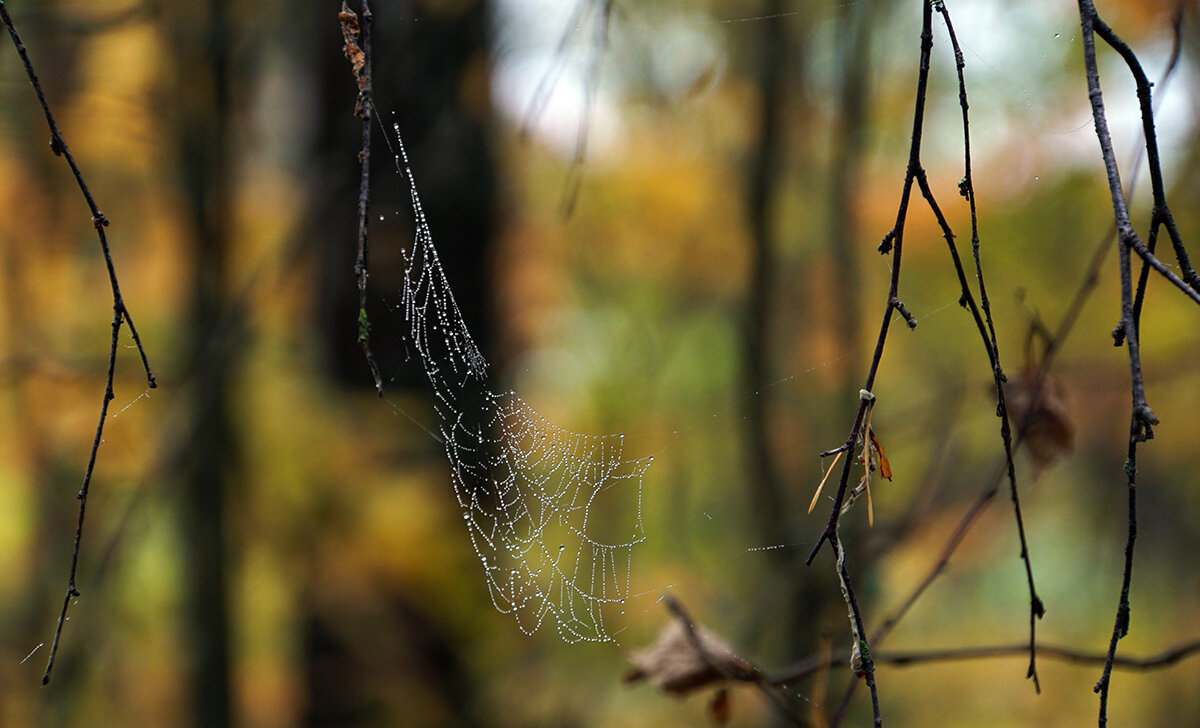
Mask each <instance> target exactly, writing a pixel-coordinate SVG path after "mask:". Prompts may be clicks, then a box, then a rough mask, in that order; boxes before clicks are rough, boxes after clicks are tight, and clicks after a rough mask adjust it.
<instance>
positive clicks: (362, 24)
mask: <svg viewBox="0 0 1200 728" xmlns="http://www.w3.org/2000/svg"><path fill="white" fill-rule="evenodd" d="M338 20H339V21H340V23H341V26H342V38H343V40H344V41H345V45H344V46H343V47H342V51H343V52H344V53H345V54H346V58H348V59H349V60H350V65H351V67H352V68H353V70H354V79H355V81H356V82H357V83H358V101H357V102H356V103H355V105H354V115H355V116H357V117H359V118H360V119H362V149H361V150H360V151H359V152H358V161H359V163H360V164H361V165H362V169H361V172H360V173H359V180H358V259H357V260H355V262H354V277H355V279H356V280H357V281H358V344H359V346H361V347H362V350H363V356H364V357H366V359H367V366H368V367H369V368H370V370H371V378H372V379H373V380H374V382H375V391H376V393H378V394H379V396H380V397H382V396H383V377H382V376H380V374H379V365H378V364H376V363H375V355H374V354H373V353H372V352H371V320H370V318H369V317H368V316H367V279H369V278H370V277H371V274H370V268H369V264H370V263H369V261H370V246H369V245H368V243H367V232H368V228H369V220H370V207H371V111H372V109H374V108H375V104H374V99H373V98H372V96H371V21H372V16H371V6H370V3H369V2H368V0H362V17H361V18H360V17H359V16H358V15H356V14H355V13H354V11H352V10H351V9H350V7H349V6H348V5H347V4H346V2H345V0H342V11H341V12H340V13H338Z"/></svg>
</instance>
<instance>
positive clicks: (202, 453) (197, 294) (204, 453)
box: [168, 0, 241, 728]
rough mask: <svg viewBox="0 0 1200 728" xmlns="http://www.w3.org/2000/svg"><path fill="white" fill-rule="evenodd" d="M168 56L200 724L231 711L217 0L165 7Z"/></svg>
mask: <svg viewBox="0 0 1200 728" xmlns="http://www.w3.org/2000/svg"><path fill="white" fill-rule="evenodd" d="M168 12H169V13H170V14H171V15H170V18H171V20H170V22H171V31H172V36H173V39H174V58H175V62H176V64H177V65H176V77H175V83H176V84H177V86H176V89H175V91H176V93H175V94H174V95H173V96H172V98H173V99H175V101H176V102H177V104H178V106H177V108H176V109H175V113H176V116H175V117H174V120H173V121H174V124H175V135H176V136H175V143H176V145H177V146H176V154H177V155H178V164H179V173H180V175H181V182H182V188H183V189H182V192H183V202H184V205H185V206H186V207H185V215H186V216H187V218H186V219H187V223H188V230H189V231H190V232H191V234H192V236H193V237H192V239H191V240H190V241H189V242H190V251H191V255H192V260H191V281H190V286H191V291H190V297H191V302H190V309H189V314H188V322H187V327H186V334H185V337H186V340H185V343H184V347H185V350H186V352H187V359H186V361H187V366H188V373H189V381H188V383H187V395H186V398H185V399H184V401H185V403H186V406H187V408H188V415H187V422H188V430H187V432H186V435H185V437H186V440H185V442H186V443H187V444H185V445H184V446H183V448H182V452H183V453H184V454H183V455H182V462H181V463H180V467H179V473H180V478H181V482H180V486H179V518H180V528H181V531H180V533H181V537H182V544H183V551H184V564H185V568H184V570H183V574H184V575H185V584H184V610H183V618H184V623H183V629H184V631H185V634H184V642H185V645H186V651H187V656H188V663H187V664H186V679H187V681H188V684H189V689H190V697H191V701H192V703H191V711H190V716H189V720H188V722H190V723H191V724H192V725H194V726H197V727H199V728H209V727H210V726H211V727H212V728H217V727H218V726H228V725H230V724H231V722H232V708H231V699H230V694H231V689H230V688H231V686H230V645H229V640H230V627H229V621H230V619H229V611H230V604H229V588H228V579H229V574H230V566H229V563H228V559H227V553H228V551H229V549H230V544H229V543H228V532H227V529H226V520H225V518H226V515H227V512H228V511H229V509H230V505H229V503H228V496H229V494H230V493H231V492H232V480H233V475H234V472H235V468H236V462H237V455H236V452H235V450H236V448H235V446H234V441H235V436H234V434H233V426H232V421H231V413H230V399H231V397H232V396H233V394H232V391H231V390H232V385H233V382H234V379H235V377H236V375H237V370H238V364H239V360H240V355H239V349H240V343H241V342H240V338H241V337H239V336H238V334H237V332H236V330H235V329H236V327H237V322H238V321H240V320H241V317H240V316H237V315H233V314H232V312H231V311H230V309H229V306H230V303H229V291H228V290H227V286H228V281H227V280H226V278H227V276H226V271H227V265H226V264H227V257H228V255H229V252H230V251H229V241H230V236H231V228H232V226H233V215H232V207H231V185H232V184H233V179H232V174H231V170H230V167H231V154H230V144H229V131H230V128H231V126H232V113H233V109H232V99H231V88H232V85H233V84H232V79H231V75H232V66H231V46H232V43H233V35H234V34H235V32H236V29H235V28H234V27H233V25H232V23H231V21H232V18H231V17H230V15H229V6H228V3H227V1H226V0H210V1H209V2H196V3H174V4H172V5H171V7H170V8H169V9H168Z"/></svg>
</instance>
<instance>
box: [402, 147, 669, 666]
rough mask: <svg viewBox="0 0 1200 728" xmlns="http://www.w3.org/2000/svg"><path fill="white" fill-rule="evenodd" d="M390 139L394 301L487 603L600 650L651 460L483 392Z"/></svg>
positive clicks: (616, 604)
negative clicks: (403, 187)
mask: <svg viewBox="0 0 1200 728" xmlns="http://www.w3.org/2000/svg"><path fill="white" fill-rule="evenodd" d="M393 130H394V132H395V146H393V147H392V153H393V156H394V159H395V164H396V170H397V172H398V173H400V174H402V175H403V176H404V177H406V178H407V182H408V187H409V191H410V194H411V196H412V210H413V218H414V223H415V228H416V235H415V237H414V241H413V246H412V249H411V250H409V251H406V252H405V257H406V262H407V269H406V272H405V277H404V288H403V290H402V291H401V308H402V310H403V313H404V317H405V321H406V323H407V330H406V334H407V336H408V337H409V344H410V347H411V349H412V350H414V351H415V353H416V356H415V357H414V358H415V359H417V360H419V362H420V364H421V366H423V367H424V370H425V374H426V375H427V376H428V378H429V383H430V385H431V386H432V388H433V399H434V409H435V411H436V415H437V424H436V428H437V430H438V433H439V434H440V439H441V440H442V442H443V443H444V444H445V448H446V458H447V459H448V460H449V462H450V472H451V478H452V482H453V485H454V493H455V496H456V497H457V500H458V505H459V507H460V508H461V510H462V517H463V523H465V524H466V526H467V532H468V534H469V536H470V539H471V543H472V545H473V546H474V548H475V552H476V554H478V556H479V561H480V563H481V564H482V566H483V572H484V576H485V578H486V582H487V587H488V591H489V592H490V594H491V598H492V603H493V604H495V606H496V609H498V610H500V611H501V612H503V613H505V614H512V615H513V616H514V617H515V618H516V621H517V626H518V627H519V628H520V629H521V630H522V631H523V632H525V633H526V634H533V633H534V632H535V631H537V630H538V628H540V627H541V626H542V624H543V623H544V622H546V621H547V620H551V621H553V622H554V623H555V625H556V626H557V628H558V631H559V633H560V634H561V635H562V637H563V639H565V640H567V641H568V642H579V641H582V640H588V641H600V642H603V641H609V640H611V639H612V636H613V631H612V630H611V629H610V628H611V624H610V622H611V619H612V617H613V616H615V614H616V613H623V612H624V608H623V605H624V604H625V601H626V600H627V599H628V598H629V597H630V596H631V595H630V564H631V557H632V552H633V548H634V546H636V545H637V544H639V543H641V542H642V541H643V540H644V539H645V531H644V527H643V524H642V505H641V504H642V476H643V474H644V473H645V471H646V468H647V467H648V466H649V465H650V461H651V458H641V459H631V458H627V457H626V456H625V452H624V436H623V435H620V434H616V435H602V436H593V435H584V434H580V433H576V432H570V431H568V430H565V429H563V428H561V427H558V426H556V425H554V424H553V423H551V422H549V421H548V420H547V419H546V418H544V417H542V416H541V415H540V414H538V413H537V412H536V411H535V410H534V409H533V408H532V407H530V406H529V405H528V404H527V403H526V402H525V401H524V400H522V399H521V398H520V397H518V396H517V394H516V393H515V392H512V391H507V392H502V393H497V392H496V391H495V390H494V389H493V388H492V383H491V382H490V381H489V378H488V362H487V360H485V359H484V357H483V354H482V353H481V352H480V351H479V348H478V347H477V346H476V344H475V341H474V340H473V339H472V338H471V334H470V332H469V331H468V330H467V327H466V325H465V323H464V321H463V317H462V314H461V312H460V311H459V308H458V304H457V303H456V302H455V300H454V294H453V292H452V291H451V288H450V282H449V280H448V279H447V278H446V272H445V269H444V268H443V267H442V264H441V262H440V261H439V258H438V251H437V248H436V247H435V246H434V243H433V236H432V234H431V232H430V227H429V222H428V220H426V218H425V212H424V210H423V208H422V205H421V198H420V196H419V195H418V193H417V187H416V182H415V178H414V176H413V173H412V169H411V167H410V165H409V161H408V154H407V152H406V151H405V149H404V145H403V142H402V141H401V139H400V133H399V128H398V126H397V125H393ZM388 143H389V145H391V144H392V140H390V139H389V142H388Z"/></svg>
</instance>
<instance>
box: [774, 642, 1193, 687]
mask: <svg viewBox="0 0 1200 728" xmlns="http://www.w3.org/2000/svg"><path fill="white" fill-rule="evenodd" d="M1028 651H1029V645H1027V644H1025V643H1023V642H1018V643H1016V644H1011V645H994V646H985V647H957V648H951V649H945V650H916V651H912V652H880V653H878V654H876V655H875V656H874V660H875V664H876V665H895V666H897V667H908V666H913V665H926V664H930V663H935V662H955V661H959V660H981V659H991V658H996V657H1016V656H1019V655H1024V654H1026V653H1028ZM1038 654H1039V655H1041V656H1042V657H1044V658H1046V659H1049V660H1057V661H1059V662H1068V663H1073V664H1077V665H1104V664H1105V663H1106V662H1107V660H1108V655H1107V654H1105V653H1100V652H1083V651H1081V650H1076V649H1074V648H1071V647H1064V646H1062V645H1046V644H1043V645H1041V646H1039V647H1038ZM1196 655H1200V639H1194V640H1191V641H1188V642H1182V643H1180V644H1178V645H1175V646H1173V647H1171V648H1169V649H1166V650H1163V651H1162V652H1159V653H1157V654H1155V655H1151V656H1149V657H1140V658H1139V657H1117V658H1116V659H1114V660H1113V667H1115V668H1119V669H1122V670H1130V671H1149V670H1158V669H1162V668H1166V667H1171V666H1173V665H1175V664H1176V663H1178V662H1181V661H1182V660H1185V659H1187V658H1189V657H1194V656H1196ZM848 664H850V658H849V657H842V656H839V657H834V656H833V655H825V656H821V655H815V656H813V657H811V658H809V659H807V660H804V661H803V662H799V663H797V664H795V665H792V666H791V667H787V668H784V669H783V670H780V671H779V672H778V673H777V674H774V675H771V676H770V677H769V678H768V679H767V681H768V682H770V683H771V684H774V685H786V684H788V683H792V682H795V681H797V680H801V679H803V678H805V677H808V676H809V675H811V674H813V673H815V672H817V671H818V670H823V669H825V668H828V667H844V666H846V665H848Z"/></svg>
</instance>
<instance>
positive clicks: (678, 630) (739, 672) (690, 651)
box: [625, 617, 757, 695]
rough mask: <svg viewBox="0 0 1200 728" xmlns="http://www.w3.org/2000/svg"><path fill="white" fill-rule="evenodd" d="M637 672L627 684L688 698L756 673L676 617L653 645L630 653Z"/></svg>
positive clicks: (725, 647) (702, 631)
mask: <svg viewBox="0 0 1200 728" xmlns="http://www.w3.org/2000/svg"><path fill="white" fill-rule="evenodd" d="M626 659H628V660H629V662H630V663H632V664H633V667H634V669H633V670H631V671H630V672H629V673H627V674H626V675H625V682H626V683H634V682H639V681H641V680H649V681H650V682H651V683H653V684H654V685H655V686H656V687H658V689H660V690H662V691H663V692H666V693H671V694H673V695H687V694H688V693H691V692H694V691H696V690H700V689H702V688H706V687H710V686H713V685H715V684H717V683H720V682H722V681H724V680H727V679H730V678H733V679H741V680H745V679H750V678H753V677H754V676H755V675H756V674H757V673H756V672H755V670H754V668H753V667H751V666H750V664H749V663H747V662H746V661H744V660H742V659H741V658H740V657H738V656H737V655H735V654H734V653H733V650H732V648H730V647H729V645H728V644H726V643H725V641H724V640H722V639H721V638H719V637H716V636H714V635H713V634H712V633H711V632H709V631H708V630H706V629H704V628H703V627H700V626H698V625H697V626H695V627H692V628H689V626H688V624H687V623H686V622H685V621H684V620H683V619H682V618H680V617H675V618H673V619H671V621H669V622H667V624H666V625H665V626H664V627H663V628H662V630H661V631H660V632H659V633H658V637H657V638H656V639H655V640H654V644H652V645H650V646H649V647H646V648H644V649H641V650H637V651H635V652H633V653H630V654H629V655H628V656H627V658H626Z"/></svg>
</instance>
